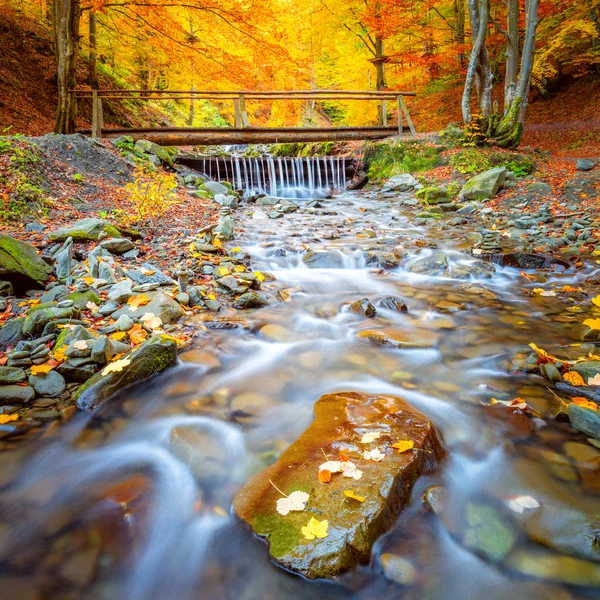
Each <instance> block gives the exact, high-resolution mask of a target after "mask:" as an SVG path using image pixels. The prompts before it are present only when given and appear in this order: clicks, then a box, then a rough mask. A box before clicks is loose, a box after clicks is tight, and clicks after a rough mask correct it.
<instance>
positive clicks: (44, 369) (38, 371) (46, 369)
mask: <svg viewBox="0 0 600 600" xmlns="http://www.w3.org/2000/svg"><path fill="white" fill-rule="evenodd" d="M55 360H56V356H55ZM52 369H54V367H53V366H52V365H49V364H47V363H46V364H43V365H33V366H32V367H31V374H32V375H45V374H46V373H50V371H52Z"/></svg>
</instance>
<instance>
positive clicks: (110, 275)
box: [98, 261, 117, 283]
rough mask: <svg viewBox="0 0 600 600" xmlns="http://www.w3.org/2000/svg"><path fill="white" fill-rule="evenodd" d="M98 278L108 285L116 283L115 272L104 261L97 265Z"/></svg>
mask: <svg viewBox="0 0 600 600" xmlns="http://www.w3.org/2000/svg"><path fill="white" fill-rule="evenodd" d="M98 277H99V278H100V279H104V280H105V281H107V282H108V283H116V281H117V278H116V276H115V270H114V269H113V268H112V267H111V266H110V265H109V264H108V263H107V262H105V261H101V262H100V264H99V265H98Z"/></svg>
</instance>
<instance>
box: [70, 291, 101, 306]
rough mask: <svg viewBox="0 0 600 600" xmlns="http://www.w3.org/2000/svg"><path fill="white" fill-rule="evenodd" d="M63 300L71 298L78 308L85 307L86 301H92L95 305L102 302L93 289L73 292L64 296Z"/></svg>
mask: <svg viewBox="0 0 600 600" xmlns="http://www.w3.org/2000/svg"><path fill="white" fill-rule="evenodd" d="M65 300H71V301H72V302H73V304H74V305H75V306H76V307H77V308H78V309H79V310H83V309H84V308H86V305H87V303H88V302H93V303H94V304H96V305H97V306H100V304H102V299H101V298H100V296H98V294H97V293H96V292H95V291H94V290H86V291H85V292H73V293H72V294H69V295H68V296H66V297H65Z"/></svg>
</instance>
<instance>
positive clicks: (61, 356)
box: [52, 344, 67, 362]
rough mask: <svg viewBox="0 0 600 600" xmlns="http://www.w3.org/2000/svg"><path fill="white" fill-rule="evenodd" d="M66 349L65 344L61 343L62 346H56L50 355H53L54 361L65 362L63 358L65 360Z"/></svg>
mask: <svg viewBox="0 0 600 600" xmlns="http://www.w3.org/2000/svg"><path fill="white" fill-rule="evenodd" d="M66 349H67V345H66V344H63V345H62V346H60V348H57V349H56V350H55V351H54V352H53V353H52V356H53V357H54V360H55V361H56V362H65V360H67V357H66V355H65V350H66Z"/></svg>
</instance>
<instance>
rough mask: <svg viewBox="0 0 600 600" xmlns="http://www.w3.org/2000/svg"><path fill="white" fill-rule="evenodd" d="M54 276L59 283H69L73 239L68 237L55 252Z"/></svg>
mask: <svg viewBox="0 0 600 600" xmlns="http://www.w3.org/2000/svg"><path fill="white" fill-rule="evenodd" d="M54 257H55V261H56V278H57V279H58V281H60V282H61V283H66V284H67V285H71V270H72V264H71V263H72V261H73V239H72V238H68V239H67V241H66V242H65V243H64V245H63V247H62V248H61V249H60V250H59V251H58V252H57V253H56V254H55V256H54Z"/></svg>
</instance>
